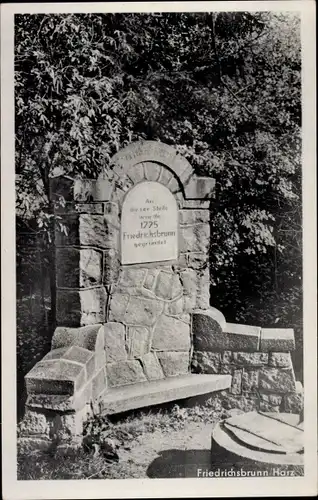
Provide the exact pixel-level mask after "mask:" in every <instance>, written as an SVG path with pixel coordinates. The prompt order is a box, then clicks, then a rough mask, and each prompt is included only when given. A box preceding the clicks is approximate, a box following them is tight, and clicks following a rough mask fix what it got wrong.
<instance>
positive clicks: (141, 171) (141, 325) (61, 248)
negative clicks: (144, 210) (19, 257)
mask: <svg viewBox="0 0 318 500" xmlns="http://www.w3.org/2000/svg"><path fill="white" fill-rule="evenodd" d="M149 181H151V182H156V183H158V185H159V184H160V185H161V186H164V187H165V189H167V191H168V190H169V192H170V193H172V195H173V203H174V207H175V208H174V209H175V210H177V212H178V214H177V215H178V221H179V222H178V228H177V229H178V234H177V240H176V243H177V246H178V254H177V255H178V256H177V259H173V260H171V261H162V262H160V261H159V262H158V261H156V262H153V263H150V264H146V263H140V264H138V265H136V264H125V265H123V264H122V263H121V248H120V243H121V238H120V236H121V235H120V230H121V216H122V208H123V204H124V200H125V196H126V194H127V193H128V192H130V190H131V189H132V188H133V187H134V186H136V185H137V184H139V183H142V182H149ZM214 184H215V183H214V180H213V179H211V178H206V177H200V178H198V177H196V175H195V174H194V171H193V169H192V167H191V165H190V164H189V163H188V162H187V160H185V158H183V157H182V156H180V155H179V154H177V152H176V150H175V149H173V148H171V147H169V146H166V145H164V144H162V143H157V142H151V141H147V142H145V143H134V144H131V145H129V146H128V147H127V148H125V149H124V150H123V151H120V152H119V153H118V154H117V155H115V157H114V158H113V162H112V166H111V168H110V170H109V171H108V172H107V178H105V177H104V175H103V174H102V175H101V176H99V177H98V179H73V178H70V177H67V176H59V177H57V178H53V179H51V184H50V189H51V196H52V199H53V200H54V203H55V213H56V221H57V222H56V234H55V245H56V285H57V297H56V302H57V317H56V320H57V325H58V326H57V328H56V331H55V333H54V336H53V340H52V350H51V351H50V352H49V353H48V354H47V356H45V357H44V358H43V359H42V360H41V361H40V362H39V363H37V364H36V365H35V367H34V368H33V369H32V370H31V371H30V372H29V373H28V374H27V376H26V386H27V392H28V399H27V403H26V410H27V411H26V418H25V419H24V423H23V425H22V426H21V437H23V436H24V437H25V439H28V428H29V429H31V434H32V433H33V434H34V435H36V436H37V439H42V440H44V442H46V440H47V439H48V438H49V437H50V436H51V437H52V436H55V435H62V434H63V436H64V438H63V439H64V440H65V439H66V437H67V425H66V424H65V422H69V423H71V424H72V426H73V427H71V428H70V431H69V436H72V434H74V432H75V434H80V432H81V425H82V424H81V423H82V422H83V420H84V417H85V415H87V414H89V413H90V412H91V411H92V408H94V406H95V407H97V406H96V405H98V401H99V400H101V399H102V398H103V397H104V396H105V393H107V391H109V390H110V389H112V388H114V387H120V386H126V385H129V384H134V383H138V382H147V381H154V380H160V379H163V378H165V377H172V376H177V375H183V374H187V373H189V372H190V364H191V356H192V333H191V332H192V330H191V314H190V313H191V312H192V311H193V310H196V309H200V310H201V309H207V308H208V307H209V268H208V249H209V237H210V225H209V205H210V199H211V198H212V197H213V196H214ZM170 193H169V196H170V197H171V194H170ZM61 416H63V418H62V420H61ZM67 418H68V420H67ZM63 419H64V420H65V419H66V420H65V422H64V420H63ZM74 419H75V420H74ZM32 422H33V423H32ZM36 422H37V424H36ZM63 422H64V423H63ZM64 424H65V425H66V427H65V425H64ZM74 426H75V427H74ZM36 429H37V430H36ZM37 433H38V434H37ZM29 434H30V433H29ZM33 437H34V436H33Z"/></svg>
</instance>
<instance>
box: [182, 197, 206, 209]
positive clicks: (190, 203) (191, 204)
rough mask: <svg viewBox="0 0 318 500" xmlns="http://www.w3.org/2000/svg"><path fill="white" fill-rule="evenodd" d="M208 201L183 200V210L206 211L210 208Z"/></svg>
mask: <svg viewBox="0 0 318 500" xmlns="http://www.w3.org/2000/svg"><path fill="white" fill-rule="evenodd" d="M210 203H211V201H210V200H188V199H186V200H183V208H187V209H191V210H193V209H200V210H208V209H209V208H210Z"/></svg>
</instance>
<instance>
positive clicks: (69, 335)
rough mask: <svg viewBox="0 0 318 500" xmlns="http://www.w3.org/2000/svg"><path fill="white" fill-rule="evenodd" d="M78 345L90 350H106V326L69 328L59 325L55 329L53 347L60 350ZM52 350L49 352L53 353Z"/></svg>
mask: <svg viewBox="0 0 318 500" xmlns="http://www.w3.org/2000/svg"><path fill="white" fill-rule="evenodd" d="M69 346H78V347H83V348H84V349H88V350H89V351H95V352H99V351H104V348H105V347H104V346H105V344H104V327H103V325H98V324H97V325H91V326H83V327H80V328H68V327H64V326H59V327H57V328H56V329H55V332H54V335H53V338H52V349H55V350H58V349H61V348H68V347H69ZM53 352H54V351H51V353H49V354H51V355H52V354H53Z"/></svg>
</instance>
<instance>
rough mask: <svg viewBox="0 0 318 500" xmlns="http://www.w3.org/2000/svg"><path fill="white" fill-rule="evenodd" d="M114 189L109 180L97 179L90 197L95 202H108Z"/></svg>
mask: <svg viewBox="0 0 318 500" xmlns="http://www.w3.org/2000/svg"><path fill="white" fill-rule="evenodd" d="M113 189H114V183H113V182H112V181H111V180H109V179H103V178H102V177H99V178H98V179H97V180H96V182H95V183H94V184H93V189H92V197H93V200H95V201H109V200H110V199H111V196H112V192H113Z"/></svg>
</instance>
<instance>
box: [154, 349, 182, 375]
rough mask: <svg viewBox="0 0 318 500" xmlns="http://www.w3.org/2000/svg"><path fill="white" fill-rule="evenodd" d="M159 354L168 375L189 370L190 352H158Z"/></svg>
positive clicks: (165, 373) (164, 370)
mask: <svg viewBox="0 0 318 500" xmlns="http://www.w3.org/2000/svg"><path fill="white" fill-rule="evenodd" d="M157 356H158V359H159V362H160V364H161V367H162V370H163V373H164V375H165V376H166V377H173V376H175V375H183V374H185V373H188V372H189V352H157Z"/></svg>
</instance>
